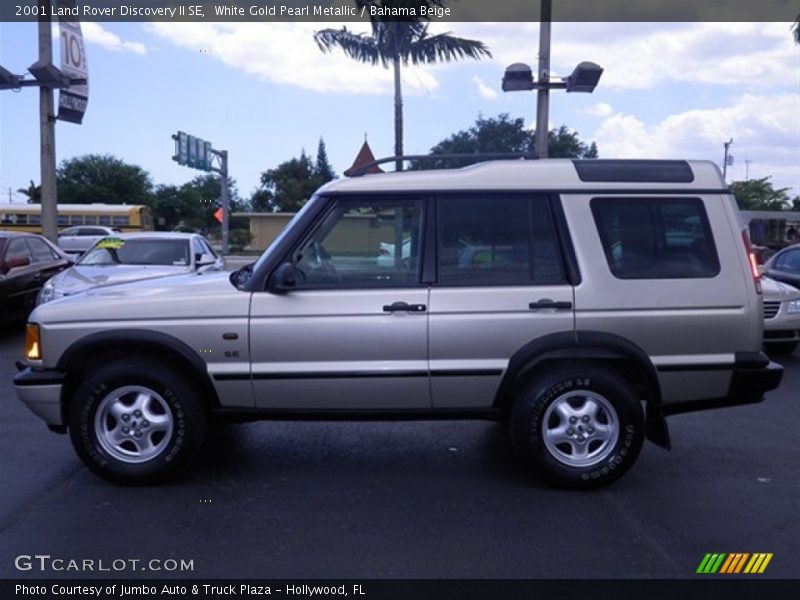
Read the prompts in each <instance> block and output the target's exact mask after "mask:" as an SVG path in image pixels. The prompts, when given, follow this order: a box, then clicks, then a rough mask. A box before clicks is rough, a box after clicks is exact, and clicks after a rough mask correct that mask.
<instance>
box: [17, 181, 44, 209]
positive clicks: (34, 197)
mask: <svg viewBox="0 0 800 600" xmlns="http://www.w3.org/2000/svg"><path fill="white" fill-rule="evenodd" d="M17 191H18V192H19V193H20V194H24V195H25V196H27V197H28V200H27V202H28V204H39V203H40V202H41V201H42V186H40V185H36V184H35V183H33V180H31V183H30V185H29V186H28V187H26V188H19V189H18V190H17Z"/></svg>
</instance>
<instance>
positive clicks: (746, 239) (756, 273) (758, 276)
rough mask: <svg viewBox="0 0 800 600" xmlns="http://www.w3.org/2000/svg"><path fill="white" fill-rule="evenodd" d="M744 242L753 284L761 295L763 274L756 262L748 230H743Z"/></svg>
mask: <svg viewBox="0 0 800 600" xmlns="http://www.w3.org/2000/svg"><path fill="white" fill-rule="evenodd" d="M742 241H743V242H744V251H745V252H747V260H748V262H749V263H750V271H751V272H752V274H753V283H754V284H755V286H756V293H758V294H760V293H761V272H760V271H759V270H758V261H756V254H755V252H753V246H752V245H750V235H749V234H748V233H747V229H742Z"/></svg>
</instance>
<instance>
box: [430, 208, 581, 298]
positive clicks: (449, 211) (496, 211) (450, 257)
mask: <svg viewBox="0 0 800 600" xmlns="http://www.w3.org/2000/svg"><path fill="white" fill-rule="evenodd" d="M438 206H439V212H438V229H439V232H438V233H439V235H438V244H439V247H438V252H437V255H438V282H439V283H440V284H443V285H531V284H534V285H536V284H539V285H544V284H554V283H563V282H564V281H565V277H564V270H563V268H562V263H561V257H560V254H559V251H558V245H557V241H556V237H555V233H554V230H553V225H552V218H551V215H550V212H549V207H548V204H547V200H546V199H545V198H544V197H533V198H532V197H529V196H528V197H523V196H473V197H466V198H461V197H455V196H454V197H444V198H439V200H438Z"/></svg>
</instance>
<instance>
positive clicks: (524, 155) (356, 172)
mask: <svg viewBox="0 0 800 600" xmlns="http://www.w3.org/2000/svg"><path fill="white" fill-rule="evenodd" d="M537 158H539V157H538V156H536V155H535V154H531V153H530V152H489V153H486V154H479V153H474V152H473V153H468V154H405V155H403V156H386V157H384V158H379V159H378V160H373V161H370V162H368V163H364V164H363V165H359V166H358V167H356V168H355V169H353V170H352V172H351V173H350V175H349V177H361V176H362V175H364V174H365V173H366V172H367V171H368V170H369V169H370V168H372V167H376V166H378V165H382V164H384V163H388V162H396V161H398V160H403V161H405V160H464V159H475V162H483V161H485V160H514V159H527V160H535V159H537Z"/></svg>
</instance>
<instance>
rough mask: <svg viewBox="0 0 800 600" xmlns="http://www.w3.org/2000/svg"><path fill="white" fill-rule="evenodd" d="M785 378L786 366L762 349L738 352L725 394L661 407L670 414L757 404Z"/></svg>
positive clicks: (665, 412) (663, 411)
mask: <svg viewBox="0 0 800 600" xmlns="http://www.w3.org/2000/svg"><path fill="white" fill-rule="evenodd" d="M782 378H783V367H782V366H781V365H779V364H778V363H775V362H772V361H770V360H769V358H768V357H767V355H766V354H764V353H763V352H737V353H736V359H735V362H734V365H733V375H732V376H731V383H730V387H729V388H728V394H727V395H726V396H724V397H722V398H709V399H705V400H691V401H687V402H676V403H674V404H665V405H663V406H662V407H661V412H662V414H663V415H664V416H670V415H677V414H681V413H687V412H694V411H698V410H710V409H713V408H725V407H728V406H742V405H745V404H757V403H758V402H761V401H763V400H764V394H765V393H766V392H768V391H770V390H774V389H775V388H777V387H778V386H779V385H780V383H781V379H782Z"/></svg>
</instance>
